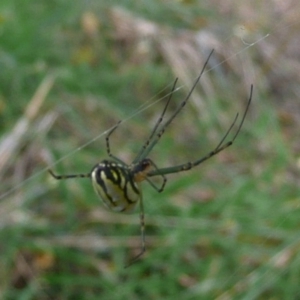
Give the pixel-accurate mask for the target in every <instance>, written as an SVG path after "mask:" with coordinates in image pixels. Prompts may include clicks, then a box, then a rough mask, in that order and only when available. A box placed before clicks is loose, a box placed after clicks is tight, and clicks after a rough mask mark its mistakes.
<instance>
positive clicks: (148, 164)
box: [49, 51, 253, 264]
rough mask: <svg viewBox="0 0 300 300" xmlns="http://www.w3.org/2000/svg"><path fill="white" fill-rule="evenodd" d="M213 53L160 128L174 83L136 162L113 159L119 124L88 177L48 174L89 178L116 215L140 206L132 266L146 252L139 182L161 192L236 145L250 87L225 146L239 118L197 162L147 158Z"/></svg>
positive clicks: (66, 177)
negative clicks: (156, 179) (161, 163)
mask: <svg viewBox="0 0 300 300" xmlns="http://www.w3.org/2000/svg"><path fill="white" fill-rule="evenodd" d="M212 53H213V51H211V53H210V54H209V56H208V58H207V60H206V62H205V64H204V66H203V68H202V70H201V72H200V74H199V76H198V77H197V79H196V81H195V82H194V84H193V86H192V88H191V90H190V91H189V93H188V95H187V96H186V98H185V99H184V100H183V101H182V102H181V104H180V105H179V107H178V108H177V109H176V111H175V112H174V113H173V114H172V115H171V116H170V117H169V119H168V120H167V121H165V123H164V124H161V123H162V121H163V119H164V115H165V112H166V110H167V107H168V105H169V103H170V100H171V97H172V93H173V92H174V90H175V86H176V83H177V79H176V80H175V82H174V85H173V88H172V91H171V94H170V96H169V99H168V101H167V103H166V105H165V107H164V110H163V111H162V113H161V115H160V117H159V119H158V120H157V122H156V124H155V126H154V128H153V129H152V131H151V134H150V136H149V138H148V139H147V141H146V142H145V143H144V145H143V146H142V147H141V149H140V151H139V153H138V154H137V156H136V158H135V159H134V160H133V162H132V163H131V164H129V165H128V164H126V163H125V162H123V161H122V160H121V159H120V158H118V157H116V156H114V155H113V154H112V153H111V150H110V142H109V138H110V136H111V134H112V133H113V132H114V130H115V129H116V128H117V127H118V125H119V124H120V122H119V123H118V124H117V125H116V126H114V128H112V130H110V131H109V133H108V134H107V136H106V150H107V154H108V156H109V157H110V159H111V160H103V161H102V162H100V163H98V164H96V165H95V166H94V167H93V168H92V170H91V172H90V173H87V174H71V175H56V174H54V173H53V171H52V170H49V173H50V174H51V175H52V176H53V177H54V178H55V179H68V178H78V177H81V178H90V179H91V181H92V184H93V187H94V189H95V191H96V193H97V194H98V195H99V196H100V198H101V199H102V201H103V203H104V204H105V206H106V207H108V208H109V209H111V210H113V211H116V212H132V211H133V209H134V208H135V207H136V205H137V203H138V202H139V205H140V228H141V244H142V246H141V251H140V253H139V254H138V255H137V256H136V257H134V259H133V260H132V261H131V263H133V262H135V261H136V260H137V259H138V258H139V257H141V256H142V255H143V253H144V252H145V251H146V246H145V221H144V207H143V199H142V190H141V187H140V182H141V181H144V180H147V181H148V182H149V183H150V185H151V186H152V187H154V188H155V189H156V190H157V191H158V192H162V191H163V190H164V187H165V185H166V182H167V178H166V177H165V175H167V174H171V173H177V172H181V171H187V170H190V169H192V168H193V167H196V166H198V165H199V164H201V163H202V162H204V161H205V160H207V159H209V158H211V157H212V156H214V155H216V154H218V153H219V152H221V151H222V150H224V149H225V148H227V147H229V146H231V145H232V144H233V142H234V141H235V139H236V137H237V136H238V134H239V132H240V129H241V127H242V125H243V122H244V120H245V117H246V114H247V111H248V108H249V105H250V102H251V99H252V91H253V85H251V89H250V96H249V100H248V103H247V106H246V109H245V112H244V114H243V117H242V120H241V122H240V124H239V126H238V128H237V131H236V133H235V134H234V136H233V138H232V139H231V140H230V141H228V142H226V143H224V142H225V139H226V138H227V136H228V135H229V133H230V131H231V130H232V128H233V126H234V125H235V123H236V121H237V118H238V114H236V116H235V119H234V120H233V122H232V124H231V125H230V127H229V129H228V130H227V132H226V133H225V135H224V136H223V138H222V139H221V141H220V142H219V144H218V145H217V147H216V148H215V149H214V150H212V151H211V152H209V153H207V154H206V155H205V156H203V157H201V158H200V159H198V160H196V161H193V162H187V163H184V164H181V165H177V166H171V167H167V168H158V167H157V166H156V165H155V163H154V162H153V161H152V160H151V159H149V158H147V156H148V154H149V153H150V151H151V150H152V149H153V147H154V146H155V145H156V143H157V142H158V141H159V139H160V138H161V136H162V135H163V133H164V131H165V130H166V128H167V127H168V126H169V125H170V123H171V122H172V121H173V120H174V118H175V117H176V116H177V114H178V113H179V112H180V111H181V110H182V109H183V107H184V106H185V105H186V103H187V101H188V100H189V98H190V96H191V94H192V92H193V91H194V89H195V87H196V85H197V84H198V82H199V80H200V78H201V76H202V75H203V72H204V70H205V68H206V66H207V64H208V61H209V59H210V56H211V55H212ZM153 176H161V177H162V184H161V186H160V187H157V186H156V185H155V184H154V183H153V182H152V181H151V180H150V177H153ZM131 263H130V264H131Z"/></svg>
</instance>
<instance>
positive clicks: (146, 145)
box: [132, 78, 178, 164]
mask: <svg viewBox="0 0 300 300" xmlns="http://www.w3.org/2000/svg"><path fill="white" fill-rule="evenodd" d="M177 81H178V78H176V79H175V81H174V84H173V87H172V90H171V93H170V95H169V98H168V101H167V103H166V105H165V108H164V110H163V112H162V114H161V115H160V117H159V119H158V120H157V122H156V124H155V126H154V128H153V129H152V132H151V134H150V136H149V137H148V139H147V141H146V142H145V143H144V145H143V146H142V148H141V149H140V151H139V153H138V154H137V156H136V158H135V159H134V161H133V162H132V163H133V164H134V163H137V162H138V161H139V160H140V157H141V156H143V152H144V151H145V150H146V149H147V147H148V146H149V143H150V142H151V140H152V138H153V136H154V135H155V133H156V130H157V128H158V126H159V125H160V123H161V122H162V121H163V119H164V115H165V113H166V111H167V108H168V106H169V103H170V101H171V98H172V95H173V93H174V90H175V87H176V83H177Z"/></svg>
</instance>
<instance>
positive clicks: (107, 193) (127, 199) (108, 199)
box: [91, 160, 141, 212]
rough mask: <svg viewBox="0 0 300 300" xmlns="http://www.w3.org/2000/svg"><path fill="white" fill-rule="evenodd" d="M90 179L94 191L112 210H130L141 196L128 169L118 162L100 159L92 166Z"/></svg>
mask: <svg viewBox="0 0 300 300" xmlns="http://www.w3.org/2000/svg"><path fill="white" fill-rule="evenodd" d="M91 179H92V183H93V186H94V189H95V191H96V193H97V194H98V195H99V196H100V197H101V199H102V200H103V202H104V204H105V206H106V207H108V208H109V209H111V210H113V211H116V212H132V211H133V210H134V208H135V206H136V204H137V203H138V201H139V200H140V198H141V190H140V188H139V186H138V183H136V182H135V181H134V179H133V176H132V173H131V171H130V169H129V168H128V167H126V166H124V165H122V164H120V163H116V162H113V161H108V160H104V161H102V162H101V163H99V164H97V165H96V166H95V167H94V168H93V170H92V172H91Z"/></svg>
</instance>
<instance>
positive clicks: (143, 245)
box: [125, 195, 146, 268]
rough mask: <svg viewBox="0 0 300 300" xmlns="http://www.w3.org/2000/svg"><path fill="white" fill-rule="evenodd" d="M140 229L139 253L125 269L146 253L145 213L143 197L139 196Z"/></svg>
mask: <svg viewBox="0 0 300 300" xmlns="http://www.w3.org/2000/svg"><path fill="white" fill-rule="evenodd" d="M140 226H141V227H140V228H141V251H140V253H139V254H138V255H136V256H135V257H134V258H133V259H132V260H131V261H130V262H129V263H128V264H127V265H126V266H125V268H128V267H130V266H131V265H132V264H134V263H136V262H137V261H138V260H139V259H140V257H141V256H142V255H143V254H144V253H145V252H146V241H145V213H144V204H143V196H142V195H141V199H140Z"/></svg>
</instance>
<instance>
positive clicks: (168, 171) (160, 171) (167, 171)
mask: <svg viewBox="0 0 300 300" xmlns="http://www.w3.org/2000/svg"><path fill="white" fill-rule="evenodd" d="M252 93H253V85H251V89H250V96H249V100H248V103H247V106H246V109H245V112H244V115H243V118H242V120H241V122H240V124H239V127H238V129H237V131H236V133H235V134H234V136H233V138H232V140H230V141H228V142H227V143H225V144H223V143H224V141H225V139H226V138H227V136H228V134H229V133H230V131H231V130H232V128H233V126H234V125H235V123H236V121H237V118H238V114H237V115H236V117H235V119H234V121H233V122H232V124H231V125H230V127H229V128H228V130H227V132H226V133H225V135H224V137H223V138H222V139H221V141H220V142H219V144H218V145H217V147H216V148H215V149H214V150H213V151H211V152H209V153H207V154H206V155H205V156H203V157H202V158H200V159H198V160H196V161H194V162H188V163H185V164H181V165H177V166H174V167H169V168H161V169H156V170H153V171H150V172H149V173H148V174H147V176H148V177H152V176H158V175H166V174H171V173H177V172H181V171H188V170H190V169H192V168H194V167H196V166H198V165H200V164H201V163H203V162H204V161H206V160H208V159H209V158H211V157H212V156H214V155H216V154H218V153H219V152H221V151H223V150H224V149H226V148H228V147H230V146H231V145H232V144H233V142H234V141H235V139H236V137H237V136H238V134H239V132H240V130H241V128H242V125H243V123H244V120H245V117H246V115H247V112H248V109H249V106H250V103H251V100H252Z"/></svg>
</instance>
